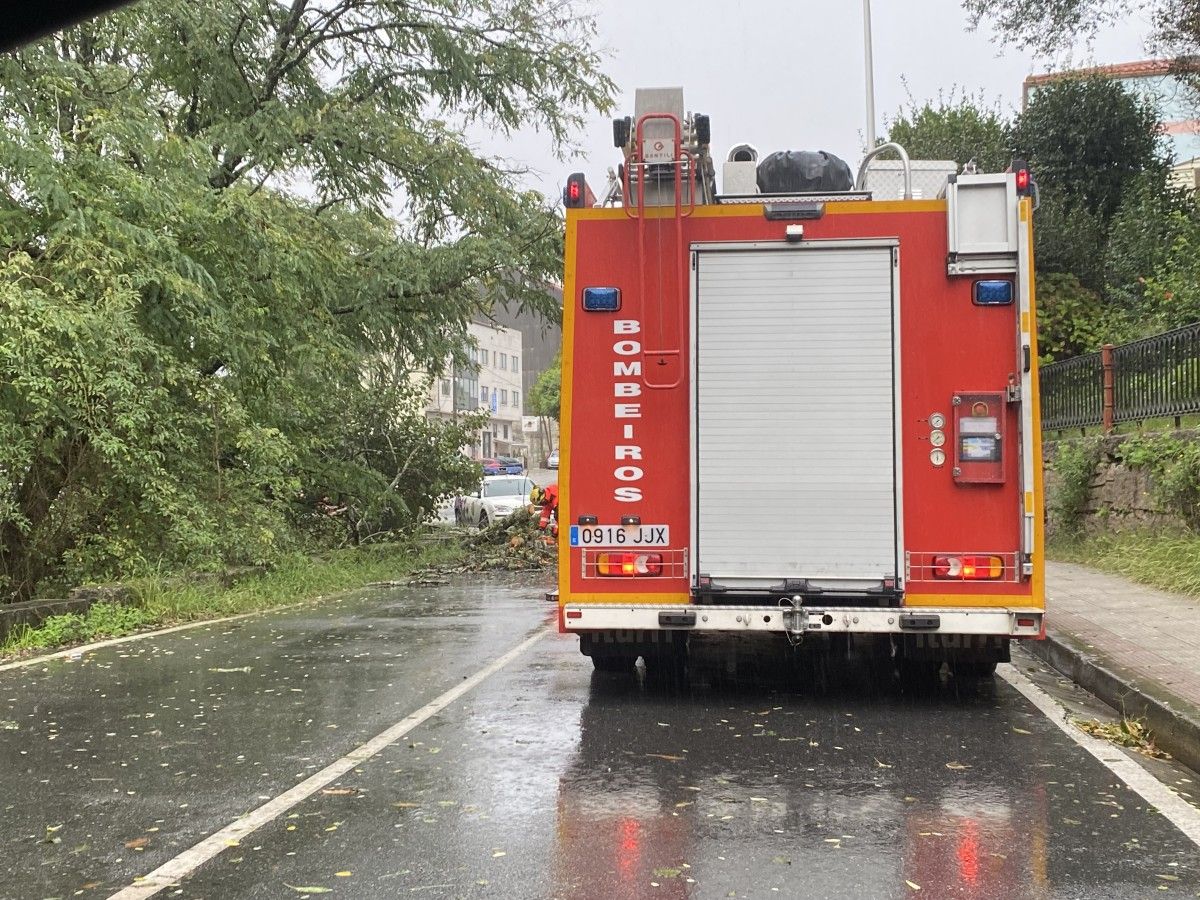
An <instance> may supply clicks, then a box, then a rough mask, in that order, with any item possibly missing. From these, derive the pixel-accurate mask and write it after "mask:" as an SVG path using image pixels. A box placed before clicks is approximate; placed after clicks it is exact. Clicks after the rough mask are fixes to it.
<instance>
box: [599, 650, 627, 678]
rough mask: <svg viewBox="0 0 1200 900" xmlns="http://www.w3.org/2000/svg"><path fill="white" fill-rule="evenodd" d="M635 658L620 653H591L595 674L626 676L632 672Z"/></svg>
mask: <svg viewBox="0 0 1200 900" xmlns="http://www.w3.org/2000/svg"><path fill="white" fill-rule="evenodd" d="M636 662H637V657H636V656H628V655H626V654H621V653H593V654H592V665H593V666H595V668H596V671H597V672H616V673H620V674H626V673H629V672H632V671H633V666H634V663H636Z"/></svg>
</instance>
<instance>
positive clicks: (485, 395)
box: [479, 384, 488, 406]
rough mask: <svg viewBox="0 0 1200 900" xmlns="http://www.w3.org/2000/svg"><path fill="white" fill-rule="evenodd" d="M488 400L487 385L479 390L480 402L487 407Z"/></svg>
mask: <svg viewBox="0 0 1200 900" xmlns="http://www.w3.org/2000/svg"><path fill="white" fill-rule="evenodd" d="M487 398H488V390H487V385H486V384H485V385H483V386H482V387H480V388H479V402H480V403H482V404H483V405H484V406H487Z"/></svg>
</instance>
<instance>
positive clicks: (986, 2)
mask: <svg viewBox="0 0 1200 900" xmlns="http://www.w3.org/2000/svg"><path fill="white" fill-rule="evenodd" d="M1182 2H1187V0H1159V2H1157V3H1156V2H1154V0H1151V3H1150V4H1149V5H1151V6H1160V7H1166V6H1168V5H1174V4H1177V3H1182ZM1146 5H1147V3H1146V2H1145V0H1009V2H1000V0H963V8H964V9H965V10H966V11H967V13H968V15H969V16H970V20H971V25H972V27H978V26H979V25H980V24H981V23H983V22H985V21H986V22H990V23H992V24H993V25H994V26H995V27H996V29H997V30H998V31H999V32H1000V33H1001V35H1003V36H1004V37H1005V38H1007V39H1008V40H1009V41H1010V42H1011V43H1013V44H1014V45H1016V46H1018V47H1022V48H1024V49H1028V50H1033V51H1034V52H1036V53H1041V54H1051V53H1054V52H1055V51H1057V50H1060V49H1063V48H1065V47H1070V46H1072V45H1074V44H1075V43H1077V42H1079V41H1087V40H1090V39H1091V38H1093V37H1095V35H1096V34H1097V32H1099V31H1100V29H1102V28H1104V27H1106V26H1109V25H1113V24H1117V23H1119V22H1121V21H1122V20H1123V19H1124V18H1125V17H1126V16H1128V15H1129V14H1130V13H1131V12H1132V11H1134V10H1135V9H1141V8H1144V7H1145V6H1146Z"/></svg>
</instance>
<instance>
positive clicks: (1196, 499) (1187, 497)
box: [1121, 434, 1200, 529]
mask: <svg viewBox="0 0 1200 900" xmlns="http://www.w3.org/2000/svg"><path fill="white" fill-rule="evenodd" d="M1121 458H1122V460H1123V461H1124V462H1125V464H1126V465H1128V466H1130V467H1131V468H1144V469H1147V470H1148V471H1149V472H1150V477H1151V484H1152V488H1151V490H1152V493H1153V496H1154V499H1155V501H1156V502H1157V503H1158V504H1159V506H1160V507H1161V508H1162V509H1163V511H1164V512H1167V513H1170V514H1172V515H1174V516H1177V517H1178V518H1179V519H1180V520H1181V521H1183V522H1184V523H1186V524H1187V525H1188V526H1189V527H1190V528H1194V529H1200V440H1197V439H1196V438H1195V437H1191V438H1189V437H1182V436H1175V435H1169V434H1157V435H1134V436H1131V437H1128V438H1126V439H1125V440H1124V441H1123V442H1122V443H1121Z"/></svg>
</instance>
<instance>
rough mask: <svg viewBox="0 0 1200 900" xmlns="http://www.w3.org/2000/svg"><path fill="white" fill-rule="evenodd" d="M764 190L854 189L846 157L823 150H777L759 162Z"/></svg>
mask: <svg viewBox="0 0 1200 900" xmlns="http://www.w3.org/2000/svg"><path fill="white" fill-rule="evenodd" d="M758 189H759V191H760V192H761V193H764V194H802V193H812V192H820V193H830V192H834V191H850V190H853V189H854V176H853V175H851V174H850V167H849V166H848V165H846V162H845V160H843V159H840V158H838V157H836V156H834V155H833V154H832V153H826V152H825V151H824V150H818V151H812V150H777V151H776V152H774V153H772V154H771V155H770V156H767V157H766V158H765V159H763V161H762V162H760V163H759V164H758Z"/></svg>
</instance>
